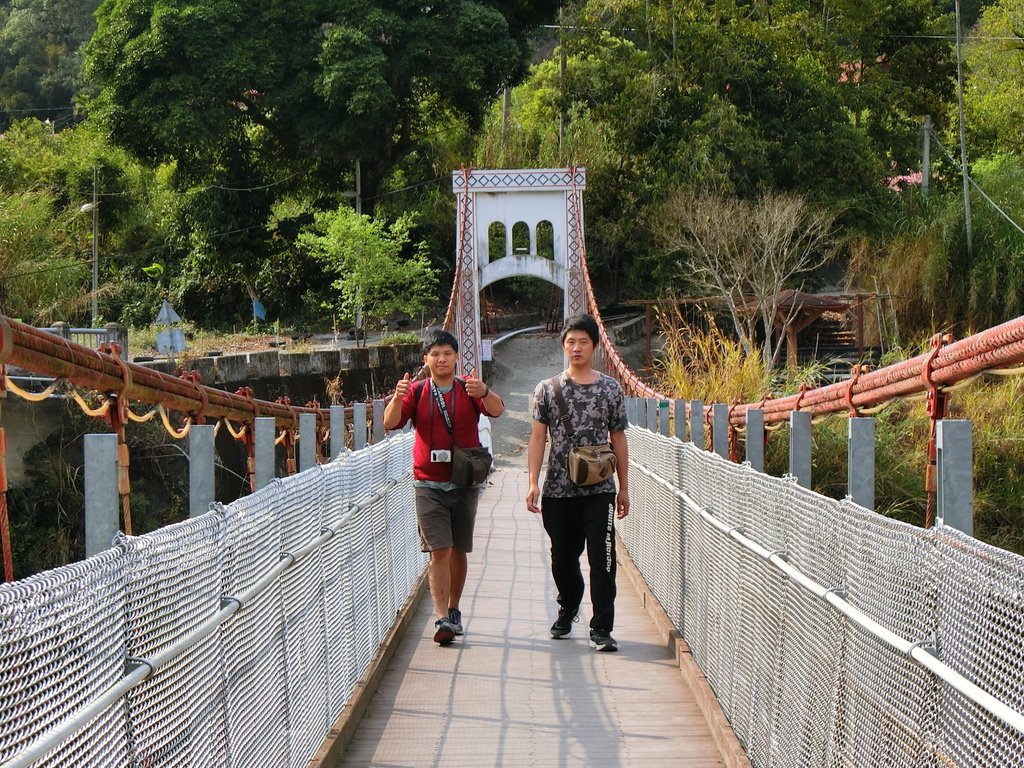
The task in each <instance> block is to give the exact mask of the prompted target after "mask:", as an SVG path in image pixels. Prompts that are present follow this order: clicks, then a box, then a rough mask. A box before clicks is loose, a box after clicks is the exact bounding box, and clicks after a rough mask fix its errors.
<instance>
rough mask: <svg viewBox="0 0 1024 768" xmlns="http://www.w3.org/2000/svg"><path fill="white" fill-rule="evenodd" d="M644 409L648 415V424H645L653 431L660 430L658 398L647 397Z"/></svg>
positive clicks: (646, 415)
mask: <svg viewBox="0 0 1024 768" xmlns="http://www.w3.org/2000/svg"><path fill="white" fill-rule="evenodd" d="M644 411H645V414H644V415H645V417H646V422H647V423H646V424H644V426H645V427H647V428H648V429H649V430H651V432H657V431H658V401H657V399H655V398H653V397H648V398H645V399H644Z"/></svg>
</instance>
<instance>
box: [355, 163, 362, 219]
mask: <svg viewBox="0 0 1024 768" xmlns="http://www.w3.org/2000/svg"><path fill="white" fill-rule="evenodd" d="M356 213H358V214H360V215H362V213H363V173H362V169H361V168H360V166H359V161H358V160H356Z"/></svg>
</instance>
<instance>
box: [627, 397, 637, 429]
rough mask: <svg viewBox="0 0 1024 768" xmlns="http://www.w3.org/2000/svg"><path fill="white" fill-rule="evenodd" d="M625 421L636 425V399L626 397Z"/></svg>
mask: <svg viewBox="0 0 1024 768" xmlns="http://www.w3.org/2000/svg"><path fill="white" fill-rule="evenodd" d="M626 421H628V422H629V423H630V424H633V425H634V426H635V425H636V398H635V397H629V396H627V397H626Z"/></svg>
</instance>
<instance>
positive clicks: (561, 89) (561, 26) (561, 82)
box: [558, 8, 565, 163]
mask: <svg viewBox="0 0 1024 768" xmlns="http://www.w3.org/2000/svg"><path fill="white" fill-rule="evenodd" d="M558 50H559V56H558V159H559V161H561V162H563V163H564V162H565V155H564V154H563V152H562V143H563V141H564V140H565V19H564V12H563V10H562V9H561V8H559V9H558Z"/></svg>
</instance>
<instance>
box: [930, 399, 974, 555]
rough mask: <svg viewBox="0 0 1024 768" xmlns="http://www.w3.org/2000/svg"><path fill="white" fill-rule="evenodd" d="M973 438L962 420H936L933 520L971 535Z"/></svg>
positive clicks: (969, 424)
mask: <svg viewBox="0 0 1024 768" xmlns="http://www.w3.org/2000/svg"><path fill="white" fill-rule="evenodd" d="M973 454H974V438H973V436H972V434H971V422H970V421H968V420H966V419H940V420H939V421H938V422H936V431H935V464H936V469H937V477H936V479H935V480H936V482H935V486H936V489H937V491H938V496H937V499H936V502H937V503H936V507H937V509H938V512H937V515H936V521H937V524H938V525H948V526H949V527H950V528H956V529H957V530H958V531H963V532H964V533H966V534H967V535H968V536H973V535H974V458H973Z"/></svg>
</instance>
